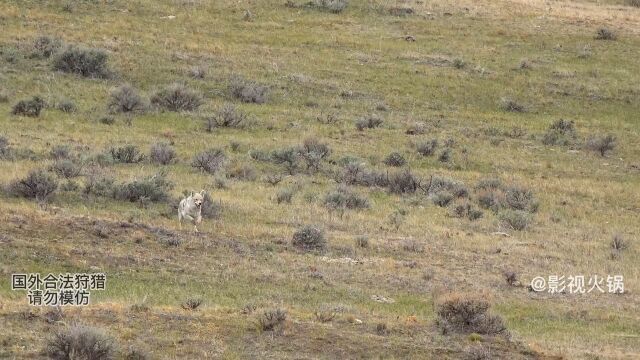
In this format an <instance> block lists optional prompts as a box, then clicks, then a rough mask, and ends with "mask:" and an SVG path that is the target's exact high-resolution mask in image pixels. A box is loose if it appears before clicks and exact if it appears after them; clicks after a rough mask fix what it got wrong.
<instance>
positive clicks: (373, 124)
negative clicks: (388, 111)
mask: <svg viewBox="0 0 640 360" xmlns="http://www.w3.org/2000/svg"><path fill="white" fill-rule="evenodd" d="M382 122H383V120H382V119H381V118H380V117H378V116H377V115H370V116H366V117H363V118H360V119H358V120H357V121H356V129H358V130H359V131H363V130H364V129H375V128H377V127H379V126H380V125H382Z"/></svg>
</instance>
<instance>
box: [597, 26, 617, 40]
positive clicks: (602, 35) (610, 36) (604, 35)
mask: <svg viewBox="0 0 640 360" xmlns="http://www.w3.org/2000/svg"><path fill="white" fill-rule="evenodd" d="M617 38H618V36H617V35H616V33H615V32H613V30H610V29H607V28H600V29H598V31H597V32H596V36H595V39H596V40H616V39H617Z"/></svg>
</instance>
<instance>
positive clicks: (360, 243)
mask: <svg viewBox="0 0 640 360" xmlns="http://www.w3.org/2000/svg"><path fill="white" fill-rule="evenodd" d="M356 246H357V247H359V248H368V247H369V238H368V237H366V236H358V237H356Z"/></svg>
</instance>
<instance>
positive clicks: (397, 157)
mask: <svg viewBox="0 0 640 360" xmlns="http://www.w3.org/2000/svg"><path fill="white" fill-rule="evenodd" d="M384 164H385V165H387V166H394V167H401V166H404V165H406V164H407V160H405V158H404V156H402V154H400V153H399V152H397V151H394V152H392V153H390V154H389V155H387V157H386V158H385V159H384Z"/></svg>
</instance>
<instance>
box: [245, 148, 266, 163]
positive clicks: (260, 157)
mask: <svg viewBox="0 0 640 360" xmlns="http://www.w3.org/2000/svg"><path fill="white" fill-rule="evenodd" d="M249 156H250V157H251V158H252V159H253V160H256V161H269V160H271V155H270V154H269V153H268V152H266V151H264V150H259V149H251V150H250V151H249Z"/></svg>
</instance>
